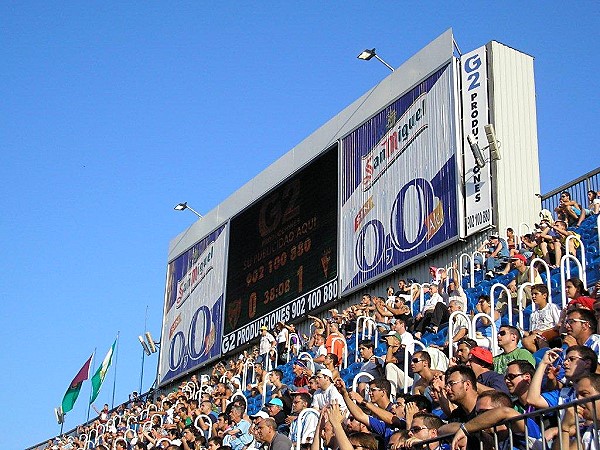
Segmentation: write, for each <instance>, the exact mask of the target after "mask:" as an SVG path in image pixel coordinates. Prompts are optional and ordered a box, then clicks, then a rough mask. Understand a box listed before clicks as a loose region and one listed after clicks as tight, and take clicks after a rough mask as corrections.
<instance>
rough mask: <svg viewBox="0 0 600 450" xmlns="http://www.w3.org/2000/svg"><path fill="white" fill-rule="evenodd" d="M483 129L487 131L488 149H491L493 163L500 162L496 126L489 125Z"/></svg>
mask: <svg viewBox="0 0 600 450" xmlns="http://www.w3.org/2000/svg"><path fill="white" fill-rule="evenodd" d="M483 129H484V130H485V137H486V139H487V141H488V147H489V148H490V156H491V158H492V161H498V160H500V159H501V156H500V145H499V143H498V140H497V139H496V130H494V125H492V124H491V123H488V124H487V125H486V126H484V127H483Z"/></svg>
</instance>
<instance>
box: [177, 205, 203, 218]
mask: <svg viewBox="0 0 600 450" xmlns="http://www.w3.org/2000/svg"><path fill="white" fill-rule="evenodd" d="M173 209H174V210H175V211H183V210H184V209H189V210H190V211H191V212H193V213H194V214H196V215H197V216H198V218H199V219H202V214H200V213H199V212H198V211H196V210H195V209H194V208H192V207H191V206H189V205H188V204H187V202H183V203H177V204H176V205H175V207H174V208H173Z"/></svg>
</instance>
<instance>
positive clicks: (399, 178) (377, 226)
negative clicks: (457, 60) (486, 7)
mask: <svg viewBox="0 0 600 450" xmlns="http://www.w3.org/2000/svg"><path fill="white" fill-rule="evenodd" d="M453 78H454V77H453V71H452V67H451V66H450V65H448V66H446V67H445V68H442V69H440V70H439V71H437V72H436V73H434V74H433V75H431V76H430V77H428V78H427V79H425V80H424V81H422V82H421V83H419V84H418V85H417V86H415V87H414V88H413V89H411V90H410V91H409V92H407V93H406V94H404V95H403V96H402V97H400V98H399V99H398V100H396V101H394V102H393V103H392V104H390V105H389V106H388V107H386V108H385V109H383V110H382V111H380V112H379V113H378V114H377V115H375V116H374V117H372V118H371V119H370V120H368V121H367V122H366V123H364V124H363V125H361V126H360V127H359V128H358V129H356V130H355V131H353V132H352V133H351V134H349V135H348V136H346V137H345V138H343V139H342V199H341V200H342V219H341V221H342V223H341V230H340V234H341V249H340V250H341V255H344V257H343V258H341V265H340V278H341V288H342V294H344V293H349V292H351V291H354V290H356V289H358V288H360V287H361V286H362V285H364V284H366V283H369V282H372V281H373V280H375V279H377V278H379V277H381V276H383V275H384V274H386V273H387V272H389V271H391V270H393V269H395V268H397V267H400V266H402V265H403V263H405V262H407V261H409V260H411V259H414V258H415V257H417V256H418V255H421V254H423V253H425V252H427V251H429V250H431V249H432V248H434V247H437V246H440V245H442V244H443V243H444V242H447V241H449V240H451V239H452V238H455V237H457V236H458V199H457V189H458V187H457V167H456V164H457V162H456V134H455V133H456V132H455V128H456V127H455V119H456V114H455V106H454V95H455V92H456V90H455V87H454V81H453Z"/></svg>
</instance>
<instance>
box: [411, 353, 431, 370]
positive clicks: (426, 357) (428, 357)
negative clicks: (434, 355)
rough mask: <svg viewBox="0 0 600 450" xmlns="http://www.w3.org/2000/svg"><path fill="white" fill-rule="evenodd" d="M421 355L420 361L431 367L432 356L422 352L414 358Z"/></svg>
mask: <svg viewBox="0 0 600 450" xmlns="http://www.w3.org/2000/svg"><path fill="white" fill-rule="evenodd" d="M417 354H418V355H419V359H421V360H422V361H426V362H427V367H431V355H430V354H429V353H427V352H426V351H425V350H421V351H419V352H415V354H414V356H417Z"/></svg>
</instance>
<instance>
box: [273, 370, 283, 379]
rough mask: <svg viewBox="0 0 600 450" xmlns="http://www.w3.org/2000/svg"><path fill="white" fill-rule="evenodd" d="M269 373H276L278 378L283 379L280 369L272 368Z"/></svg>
mask: <svg viewBox="0 0 600 450" xmlns="http://www.w3.org/2000/svg"><path fill="white" fill-rule="evenodd" d="M271 373H272V374H274V375H277V376H278V377H279V379H280V380H283V372H282V371H281V370H279V369H273V370H271Z"/></svg>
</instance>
